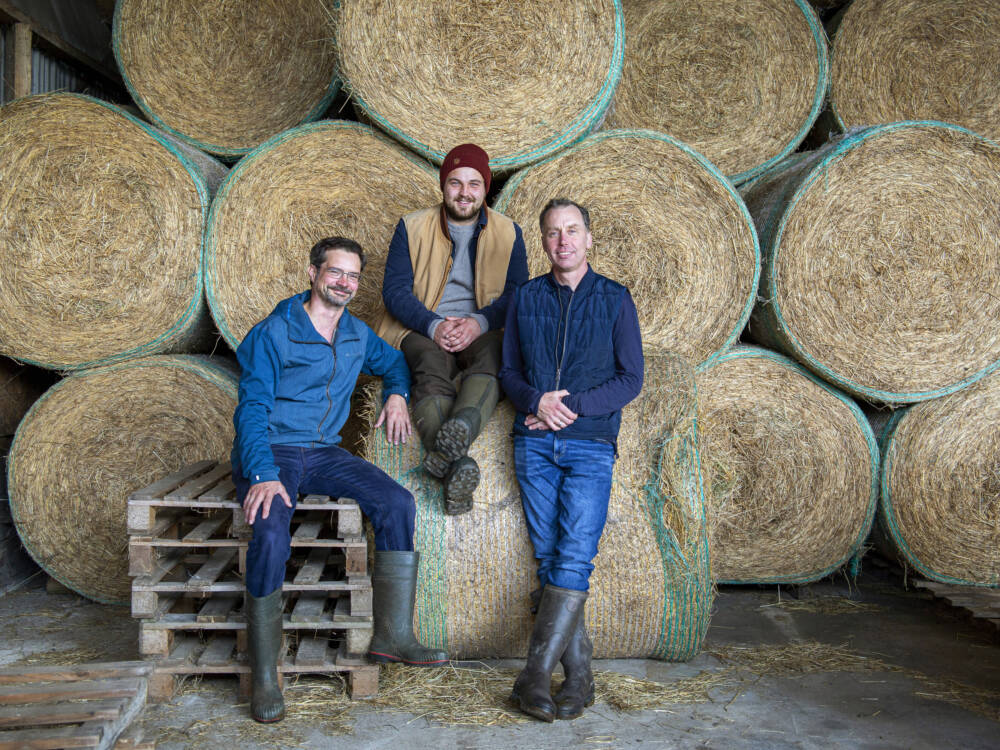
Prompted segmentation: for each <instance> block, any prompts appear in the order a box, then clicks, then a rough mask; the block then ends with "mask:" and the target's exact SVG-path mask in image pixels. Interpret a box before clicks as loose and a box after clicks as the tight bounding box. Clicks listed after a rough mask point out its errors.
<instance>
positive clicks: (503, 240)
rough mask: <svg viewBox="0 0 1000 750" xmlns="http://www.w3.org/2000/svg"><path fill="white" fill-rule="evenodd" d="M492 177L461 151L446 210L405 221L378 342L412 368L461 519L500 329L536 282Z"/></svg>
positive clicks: (449, 177)
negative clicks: (522, 289)
mask: <svg viewBox="0 0 1000 750" xmlns="http://www.w3.org/2000/svg"><path fill="white" fill-rule="evenodd" d="M491 177H492V174H491V172H490V167H489V157H488V156H487V155H486V152H485V151H483V149H481V148H480V147H479V146H476V145H473V144H471V143H466V144H463V145H461V146H456V147H455V148H453V149H452V150H451V151H450V152H449V153H448V155H447V156H446V157H445V159H444V163H443V164H442V165H441V171H440V179H441V192H442V194H443V201H442V202H441V203H440V204H438V205H436V206H432V207H431V208H426V209H423V210H421V211H415V212H414V213H411V214H408V215H406V216H404V217H403V218H402V219H401V220H400V222H399V224H398V225H397V227H396V233H395V235H394V236H393V238H392V242H391V244H390V245H389V255H388V258H387V259H386V263H385V280H384V281H383V283H382V300H383V301H384V302H385V309H386V313H385V315H384V316H383V318H382V321H381V324H380V325H379V328H378V332H379V335H380V336H382V338H384V339H385V340H386V341H388V342H389V343H390V344H392V345H393V346H397V347H399V348H400V349H402V351H403V354H404V355H405V356H406V362H407V364H408V365H409V366H410V372H411V373H412V375H413V414H414V418H415V419H416V426H417V433H418V434H419V435H420V440H421V442H422V443H423V445H424V448H425V450H426V451H427V454H426V456H425V458H424V462H423V466H424V469H425V470H426V471H427V472H429V473H430V474H432V475H434V476H435V477H439V478H441V479H442V480H443V481H444V503H445V512H446V513H449V514H451V515H455V514H459V513H465V512H467V511H469V510H471V509H472V496H473V493H474V492H475V490H476V487H477V486H478V485H479V466H478V465H477V464H476V462H475V461H474V460H473V459H472V458H471V457H469V456H468V455H466V454H467V452H468V450H469V446H470V445H472V442H473V440H475V439H476V436H477V435H478V434H479V432H480V430H482V429H483V428H484V427H485V426H486V423H487V421H489V418H490V415H491V414H493V410H494V409H495V408H496V404H497V400H498V398H499V395H500V394H499V388H498V385H497V373H498V371H499V369H500V350H501V346H502V340H503V339H502V332H501V330H500V329H501V328H502V327H503V322H504V318H505V316H506V314H507V303H508V301H509V300H510V296H511V294H512V293H513V291H514V289H515V288H517V286H519V285H520V284H522V283H524V282H525V281H527V279H528V262H527V257H526V255H525V250H524V238H523V237H522V236H521V228H520V227H519V226H517V224H515V223H514V222H513V221H511V220H510V219H508V218H507V217H506V216H504V215H502V214H499V213H497V212H495V211H493V210H491V209H489V208H487V207H486V206H484V205H483V201H484V200H485V198H486V194H487V193H488V192H489V189H490V179H491ZM459 375H461V377H462V380H461V386H460V387H459V388H458V389H456V387H455V380H456V377H457V376H459Z"/></svg>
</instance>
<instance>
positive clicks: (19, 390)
mask: <svg viewBox="0 0 1000 750" xmlns="http://www.w3.org/2000/svg"><path fill="white" fill-rule="evenodd" d="M52 376H53V373H49V372H46V371H45V370H38V369H35V368H34V367H25V366H24V365H19V364H17V363H16V362H13V361H11V360H9V359H5V358H3V357H0V437H6V436H12V435H13V434H14V430H16V429H17V425H18V423H19V422H20V421H21V417H23V416H24V415H25V413H26V412H27V411H28V409H29V408H31V405H32V404H33V403H35V401H36V400H37V399H38V397H39V396H41V395H42V394H43V393H44V392H45V389H46V388H47V387H48V386H49V385H51V383H52V379H53V378H52Z"/></svg>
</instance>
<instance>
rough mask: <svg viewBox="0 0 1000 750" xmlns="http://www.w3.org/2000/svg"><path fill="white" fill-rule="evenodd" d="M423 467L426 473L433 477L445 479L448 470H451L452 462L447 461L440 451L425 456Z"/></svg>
mask: <svg viewBox="0 0 1000 750" xmlns="http://www.w3.org/2000/svg"><path fill="white" fill-rule="evenodd" d="M423 466H424V471H426V472H427V473H428V474H430V475H431V476H432V477H437V478H438V479H444V477H445V474H447V473H448V469H449V468H451V462H450V461H448V460H446V459H445V457H444V456H442V455H441V454H440V453H439V452H438V451H431V452H429V453H428V454H427V455H426V456H424V464H423Z"/></svg>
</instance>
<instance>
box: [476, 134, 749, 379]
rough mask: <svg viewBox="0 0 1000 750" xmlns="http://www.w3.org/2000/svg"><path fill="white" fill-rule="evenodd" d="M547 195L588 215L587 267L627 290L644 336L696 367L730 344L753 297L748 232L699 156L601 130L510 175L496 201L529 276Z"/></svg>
mask: <svg viewBox="0 0 1000 750" xmlns="http://www.w3.org/2000/svg"><path fill="white" fill-rule="evenodd" d="M557 197H566V198H571V199H573V200H575V201H576V202H577V203H580V204H582V205H584V206H586V207H587V208H588V210H589V211H590V212H591V233H592V234H593V238H594V246H593V248H592V249H591V251H590V253H589V255H588V259H589V261H590V264H591V266H592V267H593V268H594V270H595V271H597V272H598V273H602V274H604V275H606V276H609V277H611V278H612V279H614V280H615V281H618V282H620V283H622V284H625V285H626V286H627V287H628V288H629V291H630V292H631V293H632V297H633V299H634V300H635V304H636V308H637V309H638V311H639V323H640V325H641V326H642V334H643V341H644V342H645V343H649V344H654V345H656V346H660V347H664V348H667V349H670V350H672V351H675V352H677V353H678V354H680V355H681V356H683V357H684V358H685V359H687V360H689V361H691V362H696V363H697V362H704V361H706V360H709V359H711V358H712V357H714V356H716V354H717V353H718V352H719V351H720V350H722V349H724V348H725V347H727V346H729V345H730V344H732V343H733V342H734V341H735V340H736V337H737V336H738V335H739V333H740V331H741V330H742V329H743V326H744V325H745V323H746V321H747V319H748V318H749V315H750V309H751V306H752V305H753V300H754V298H755V296H756V291H757V280H758V275H759V269H760V259H759V251H758V246H757V235H756V233H755V231H754V229H753V225H752V222H751V219H750V216H749V214H748V213H747V210H746V208H745V206H744V205H743V201H742V199H741V198H740V197H739V195H738V194H737V193H736V192H735V190H734V189H733V187H732V185H731V184H730V183H729V182H728V181H727V180H726V179H725V178H724V177H723V176H722V175H721V174H719V172H718V170H717V169H716V168H715V167H714V166H712V165H711V164H710V163H709V162H708V161H706V160H705V158H704V157H703V156H701V155H700V154H698V153H697V152H695V151H693V150H692V149H691V148H690V147H689V146H686V145H685V144H683V143H680V142H679V141H677V140H676V139H674V138H671V137H670V136H667V135H664V134H662V133H655V132H653V131H648V130H640V131H630V130H609V131H602V132H600V133H596V134H595V135H593V136H590V137H589V138H587V139H586V140H584V141H583V142H582V143H580V144H579V145H578V146H576V147H574V148H572V149H569V150H568V151H566V152H564V153H562V154H560V155H558V156H555V157H553V158H551V159H549V160H546V161H545V162H542V163H540V164H537V165H535V166H533V167H531V168H529V169H526V170H523V171H522V172H519V173H518V174H516V175H514V176H513V177H512V178H511V179H510V180H508V181H507V184H506V185H505V187H504V189H503V192H502V193H501V194H500V196H499V197H498V198H497V200H496V204H495V208H497V209H498V210H499V211H502V212H503V213H505V214H507V215H508V216H510V217H511V218H512V219H514V220H515V221H517V222H518V223H519V224H520V225H521V228H522V229H523V230H524V238H525V245H526V247H527V250H528V265H529V270H530V272H531V275H532V276H534V275H537V274H540V273H545V272H546V271H548V269H549V266H550V264H549V261H548V259H547V258H546V257H545V254H544V252H543V251H542V244H541V234H540V232H539V227H538V213H539V211H540V210H541V208H542V207H543V206H544V205H545V204H546V202H548V201H549V199H551V198H557Z"/></svg>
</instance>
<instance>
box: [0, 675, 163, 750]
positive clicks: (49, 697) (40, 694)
mask: <svg viewBox="0 0 1000 750" xmlns="http://www.w3.org/2000/svg"><path fill="white" fill-rule="evenodd" d="M152 672H153V665H152V664H149V663H147V662H115V663H102V664H82V665H78V666H72V667H59V666H56V667H24V668H17V669H4V670H0V750H8V749H13V748H77V747H83V748H100V749H101V750H104V749H105V748H108V749H114V750H128V749H131V750H140V748H153V747H155V742H153V743H149V742H142V739H141V734H140V733H139V731H138V730H137V728H132V729H131V730H130V725H131V723H132V721H133V720H134V719H135V718H136V717H137V716H138V715H139V713H140V712H141V711H142V709H143V707H144V706H145V705H146V696H147V690H148V684H149V678H150V676H151V674H152Z"/></svg>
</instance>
